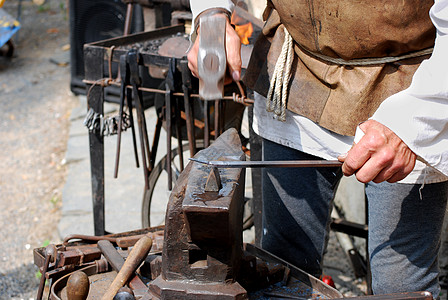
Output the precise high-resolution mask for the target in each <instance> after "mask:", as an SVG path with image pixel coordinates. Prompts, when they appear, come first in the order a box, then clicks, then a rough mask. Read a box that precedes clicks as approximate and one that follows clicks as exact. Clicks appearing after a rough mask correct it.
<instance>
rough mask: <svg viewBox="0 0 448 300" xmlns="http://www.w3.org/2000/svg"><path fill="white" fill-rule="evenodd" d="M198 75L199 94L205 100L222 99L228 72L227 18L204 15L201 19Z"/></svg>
mask: <svg viewBox="0 0 448 300" xmlns="http://www.w3.org/2000/svg"><path fill="white" fill-rule="evenodd" d="M200 30H201V34H200V35H199V51H198V75H199V96H200V97H201V98H202V99H203V100H216V99H221V98H222V97H223V93H224V75H225V73H226V67H227V60H226V49H225V39H226V19H224V18H217V17H212V16H210V17H207V16H204V17H202V18H201V19H200Z"/></svg>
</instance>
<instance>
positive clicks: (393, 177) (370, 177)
mask: <svg viewBox="0 0 448 300" xmlns="http://www.w3.org/2000/svg"><path fill="white" fill-rule="evenodd" d="M359 127H360V128H361V130H362V131H363V132H364V136H363V137H362V138H361V140H360V141H359V142H358V143H357V144H355V145H353V147H352V148H351V149H350V151H349V152H348V153H347V155H343V156H340V157H338V159H339V160H340V161H342V162H344V164H343V165H342V172H343V173H344V175H346V176H350V175H353V174H356V178H357V179H358V180H359V181H361V182H364V183H367V182H369V181H373V182H375V183H380V182H383V181H387V182H391V183H392V182H397V181H399V180H402V179H404V178H405V177H406V176H407V175H408V174H409V173H410V172H411V171H412V170H413V169H414V166H415V161H416V158H417V156H416V155H415V153H414V152H412V151H411V149H409V147H408V146H407V145H406V144H405V143H404V142H403V141H402V140H401V139H400V138H399V137H398V136H397V135H396V134H395V133H394V132H393V131H391V130H390V129H389V128H387V127H386V126H384V125H382V124H381V123H379V122H377V121H373V120H369V121H366V122H364V123H362V124H361V125H360V126H359Z"/></svg>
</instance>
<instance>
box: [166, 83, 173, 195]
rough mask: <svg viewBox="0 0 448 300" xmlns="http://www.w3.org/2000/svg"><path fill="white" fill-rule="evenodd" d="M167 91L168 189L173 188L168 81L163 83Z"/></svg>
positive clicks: (169, 90)
mask: <svg viewBox="0 0 448 300" xmlns="http://www.w3.org/2000/svg"><path fill="white" fill-rule="evenodd" d="M165 88H166V90H167V93H166V94H165V105H166V107H165V118H166V164H167V165H166V172H167V173H168V190H169V191H171V190H172V188H173V184H172V181H171V180H172V169H171V160H172V156H171V132H172V128H171V125H172V124H171V123H172V122H171V89H170V87H169V85H168V83H165Z"/></svg>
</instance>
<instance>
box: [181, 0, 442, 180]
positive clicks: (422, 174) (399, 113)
mask: <svg viewBox="0 0 448 300" xmlns="http://www.w3.org/2000/svg"><path fill="white" fill-rule="evenodd" d="M210 3H213V5H210ZM190 5H191V7H192V12H193V17H196V16H197V15H198V14H199V13H200V12H201V11H203V10H205V9H207V8H211V7H222V8H226V9H228V10H229V11H232V9H233V3H232V2H231V1H230V0H212V1H200V0H190ZM430 17H431V20H432V22H433V24H434V26H435V27H436V29H437V37H436V41H435V47H434V52H433V54H432V56H431V58H430V59H428V60H426V61H424V62H423V63H422V64H421V65H420V67H419V68H418V70H417V72H416V73H415V74H414V77H413V80H412V84H411V86H410V87H409V88H408V89H406V90H403V91H402V92H400V93H397V94H395V95H392V96H391V97H389V98H387V99H386V100H385V101H384V102H383V103H382V104H381V105H380V107H379V108H378V109H377V111H376V112H375V114H374V115H373V116H372V118H371V119H373V120H376V121H378V122H380V123H382V124H384V125H386V126H387V127H389V128H390V129H391V130H392V131H394V132H395V133H396V134H397V135H398V136H399V137H400V138H401V139H402V140H403V141H404V142H405V143H406V144H407V145H408V146H409V148H410V149H411V150H412V151H414V152H415V153H416V154H417V155H418V157H419V160H418V161H417V163H416V166H415V168H414V170H413V171H412V172H411V173H410V174H409V175H408V176H407V177H406V178H405V179H404V180H402V181H400V182H401V183H434V182H441V181H446V180H448V178H447V177H446V176H448V0H436V1H435V4H434V5H433V7H432V8H431V11H430ZM255 98H256V99H255V100H256V101H255V107H254V110H255V112H254V123H253V128H254V131H255V132H256V133H257V134H259V135H260V136H262V137H263V138H266V139H268V140H271V141H273V142H276V143H279V144H282V145H285V146H288V147H291V148H294V149H297V150H301V151H303V152H306V153H309V154H312V155H315V156H318V157H321V158H324V159H336V158H337V157H338V155H340V154H343V153H346V152H347V151H348V150H349V149H350V147H351V146H352V144H353V141H354V137H350V136H343V135H339V134H336V133H333V132H331V131H329V130H326V129H324V128H322V127H320V126H319V125H317V124H315V123H314V122H312V121H311V120H309V119H307V118H305V117H302V116H300V115H297V114H294V113H292V112H290V111H287V115H286V122H280V121H278V120H276V119H275V118H274V116H273V115H272V114H271V113H268V112H266V109H265V101H264V98H263V97H262V96H260V95H256V97H255ZM359 132H360V130H358V131H357V137H356V138H359V136H358V135H359ZM427 165H430V166H432V167H434V168H435V169H434V168H432V167H428V166H427ZM442 173H443V174H444V175H443V174H442ZM445 175H446V176H445Z"/></svg>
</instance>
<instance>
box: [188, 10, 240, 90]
mask: <svg viewBox="0 0 448 300" xmlns="http://www.w3.org/2000/svg"><path fill="white" fill-rule="evenodd" d="M214 17H216V18H226V20H227V23H226V58H227V66H228V72H227V73H228V74H229V75H230V76H231V77H229V76H226V79H225V80H224V83H225V84H228V83H230V82H232V80H234V81H239V80H240V78H241V41H240V38H239V36H238V34H237V33H236V31H235V29H233V27H232V26H231V25H230V21H229V18H228V17H227V16H226V15H225V14H216V15H214ZM200 31H201V30H200V28H198V32H197V37H196V40H195V41H194V44H193V46H192V47H191V49H190V51H189V52H188V55H187V58H188V67H189V68H190V70H191V73H192V74H193V75H194V76H195V77H198V50H199V35H200Z"/></svg>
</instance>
